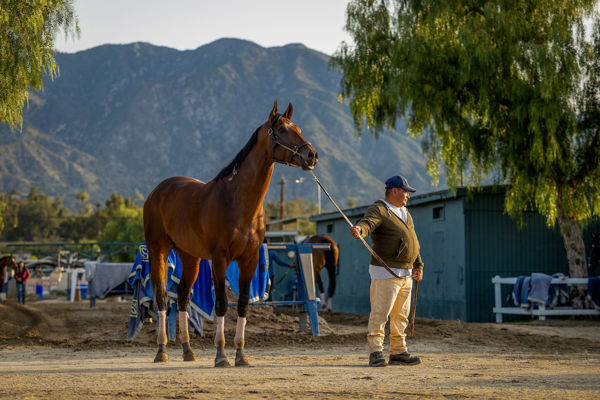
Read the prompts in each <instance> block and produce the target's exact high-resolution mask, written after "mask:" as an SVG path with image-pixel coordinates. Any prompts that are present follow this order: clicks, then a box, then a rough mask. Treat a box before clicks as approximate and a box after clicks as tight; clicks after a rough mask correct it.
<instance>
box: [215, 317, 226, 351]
mask: <svg viewBox="0 0 600 400" xmlns="http://www.w3.org/2000/svg"><path fill="white" fill-rule="evenodd" d="M215 346H225V317H217V332H216V333H215Z"/></svg>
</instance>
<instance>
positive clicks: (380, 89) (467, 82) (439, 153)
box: [332, 0, 600, 225]
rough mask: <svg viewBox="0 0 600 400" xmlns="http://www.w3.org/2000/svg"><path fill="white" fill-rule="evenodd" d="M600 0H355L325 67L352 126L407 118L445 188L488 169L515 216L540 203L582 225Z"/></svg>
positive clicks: (589, 200)
mask: <svg viewBox="0 0 600 400" xmlns="http://www.w3.org/2000/svg"><path fill="white" fill-rule="evenodd" d="M596 6H597V3H596V1H591V0H533V1H526V2H525V1H508V2H507V1H484V2H473V1H470V0H453V1H449V0H445V1H435V2H434V1H426V0H412V1H408V0H407V1H399V0H398V1H392V2H388V1H374V0H354V1H352V2H351V3H350V4H349V6H348V10H347V25H346V29H347V30H348V32H349V33H350V35H351V36H352V38H353V40H354V44H353V45H349V44H342V46H341V47H340V49H339V51H338V52H337V53H336V55H335V56H334V58H333V59H332V63H333V65H334V66H336V67H338V68H340V69H341V70H342V71H343V73H344V76H343V79H342V96H343V97H345V98H349V99H350V107H351V110H352V114H353V117H354V121H355V124H356V126H357V127H358V128H359V129H361V128H362V127H365V126H366V128H367V129H368V130H370V131H371V132H372V133H374V134H376V135H377V134H378V132H380V131H381V129H383V128H386V127H389V128H394V126H395V124H396V121H397V119H398V118H399V117H402V116H405V117H406V118H405V122H406V125H407V128H408V131H409V133H411V134H412V135H417V136H422V138H423V148H424V150H425V152H426V154H427V155H428V159H429V162H428V168H429V172H430V173H431V174H432V176H433V177H434V178H435V177H436V176H438V175H439V172H440V170H441V169H440V165H443V166H444V167H445V170H446V173H447V179H448V183H449V185H450V186H451V187H456V186H458V185H460V184H461V183H462V180H463V178H465V177H466V178H467V179H468V180H469V182H471V183H476V184H477V183H479V182H481V179H482V178H483V177H486V176H489V174H490V173H491V172H495V173H497V174H498V175H499V177H500V179H501V180H503V181H505V182H508V183H510V184H511V186H510V188H509V191H508V195H507V200H506V209H507V211H508V212H509V213H510V214H512V215H513V216H519V214H520V213H521V212H522V211H523V210H525V209H527V208H528V207H531V206H532V205H535V206H536V207H537V208H538V209H539V210H540V212H542V213H543V214H544V215H545V216H546V217H547V221H548V223H549V224H550V225H552V224H554V223H555V221H556V218H557V216H558V214H557V213H558V212H564V214H565V215H567V216H568V218H572V219H575V220H577V221H582V220H585V219H586V218H588V217H589V216H590V214H591V213H590V212H591V211H593V212H594V213H598V212H599V211H600V179H598V178H599V177H600V150H599V149H600V132H599V131H600V117H599V116H600V111H599V110H600V107H599V101H600V96H599V93H600V90H599V87H600V86H599V84H598V83H599V80H600V78H599V76H600V74H599V72H600V51H599V49H600V36H599V34H598V29H599V25H598V22H599V21H598V16H597V14H596V13H595V11H594V8H595V7H596ZM586 18H589V19H590V20H591V22H592V25H591V26H592V27H593V32H594V34H593V35H591V39H590V37H589V35H588V36H587V37H586V24H585V23H584V22H585V19H586ZM558 207H561V208H562V210H558Z"/></svg>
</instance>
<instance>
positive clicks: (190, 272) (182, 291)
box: [177, 250, 200, 361]
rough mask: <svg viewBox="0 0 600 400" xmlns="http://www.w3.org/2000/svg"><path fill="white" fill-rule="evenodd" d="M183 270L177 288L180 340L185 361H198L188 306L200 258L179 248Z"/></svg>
mask: <svg viewBox="0 0 600 400" xmlns="http://www.w3.org/2000/svg"><path fill="white" fill-rule="evenodd" d="M177 253H178V254H179V258H180V259H181V264H182V265H183V272H182V276H181V281H180V282H179V286H178V288H177V308H178V317H179V341H180V342H181V347H182V349H183V361H196V355H195V354H194V352H193V351H192V348H191V346H190V334H189V331H188V313H187V308H188V304H189V302H190V292H191V291H192V286H193V285H194V282H196V278H197V276H198V268H199V266H198V262H199V261H200V259H199V258H197V257H193V256H191V255H189V254H187V253H185V252H183V251H181V250H178V251H177Z"/></svg>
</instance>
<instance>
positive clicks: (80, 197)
mask: <svg viewBox="0 0 600 400" xmlns="http://www.w3.org/2000/svg"><path fill="white" fill-rule="evenodd" d="M75 198H76V199H77V201H79V202H81V203H86V202H87V201H88V200H89V199H90V194H89V193H88V192H86V191H85V190H82V191H80V192H77V194H76V195H75Z"/></svg>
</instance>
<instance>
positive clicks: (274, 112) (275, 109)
mask: <svg viewBox="0 0 600 400" xmlns="http://www.w3.org/2000/svg"><path fill="white" fill-rule="evenodd" d="M276 116H277V100H275V104H273V109H272V110H271V114H270V115H269V123H271V124H272V123H273V122H274V120H275V117H276Z"/></svg>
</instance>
